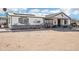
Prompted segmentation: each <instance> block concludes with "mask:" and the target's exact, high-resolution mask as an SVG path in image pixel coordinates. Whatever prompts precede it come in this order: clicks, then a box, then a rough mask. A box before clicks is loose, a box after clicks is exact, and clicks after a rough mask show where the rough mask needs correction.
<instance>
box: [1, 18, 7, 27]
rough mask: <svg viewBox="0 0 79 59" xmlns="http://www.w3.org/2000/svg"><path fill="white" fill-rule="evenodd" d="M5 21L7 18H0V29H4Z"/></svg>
mask: <svg viewBox="0 0 79 59" xmlns="http://www.w3.org/2000/svg"><path fill="white" fill-rule="evenodd" d="M6 21H7V17H0V27H6V26H5V25H6V24H7V23H6Z"/></svg>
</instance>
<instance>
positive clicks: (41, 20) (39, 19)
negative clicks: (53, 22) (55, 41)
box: [29, 18, 44, 25]
mask: <svg viewBox="0 0 79 59" xmlns="http://www.w3.org/2000/svg"><path fill="white" fill-rule="evenodd" d="M36 21H40V23H37V22H36ZM29 24H30V25H43V24H44V19H43V18H29Z"/></svg>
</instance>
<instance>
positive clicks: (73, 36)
mask: <svg viewBox="0 0 79 59" xmlns="http://www.w3.org/2000/svg"><path fill="white" fill-rule="evenodd" d="M2 50H3V51H64V50H65V51H73V50H74V51H79V32H60V31H53V30H45V31H26V32H3V33H0V51H2Z"/></svg>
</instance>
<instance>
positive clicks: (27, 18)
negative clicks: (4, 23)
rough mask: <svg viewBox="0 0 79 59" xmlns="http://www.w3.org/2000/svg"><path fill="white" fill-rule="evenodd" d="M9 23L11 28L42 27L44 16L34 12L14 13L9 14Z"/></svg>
mask: <svg viewBox="0 0 79 59" xmlns="http://www.w3.org/2000/svg"><path fill="white" fill-rule="evenodd" d="M8 25H9V28H10V29H25V28H41V27H43V25H44V18H43V17H36V16H35V15H33V14H14V15H9V16H8Z"/></svg>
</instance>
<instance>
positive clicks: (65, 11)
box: [60, 8, 72, 15]
mask: <svg viewBox="0 0 79 59" xmlns="http://www.w3.org/2000/svg"><path fill="white" fill-rule="evenodd" d="M60 10H61V11H62V12H64V13H66V14H67V15H71V10H72V8H60Z"/></svg>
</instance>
